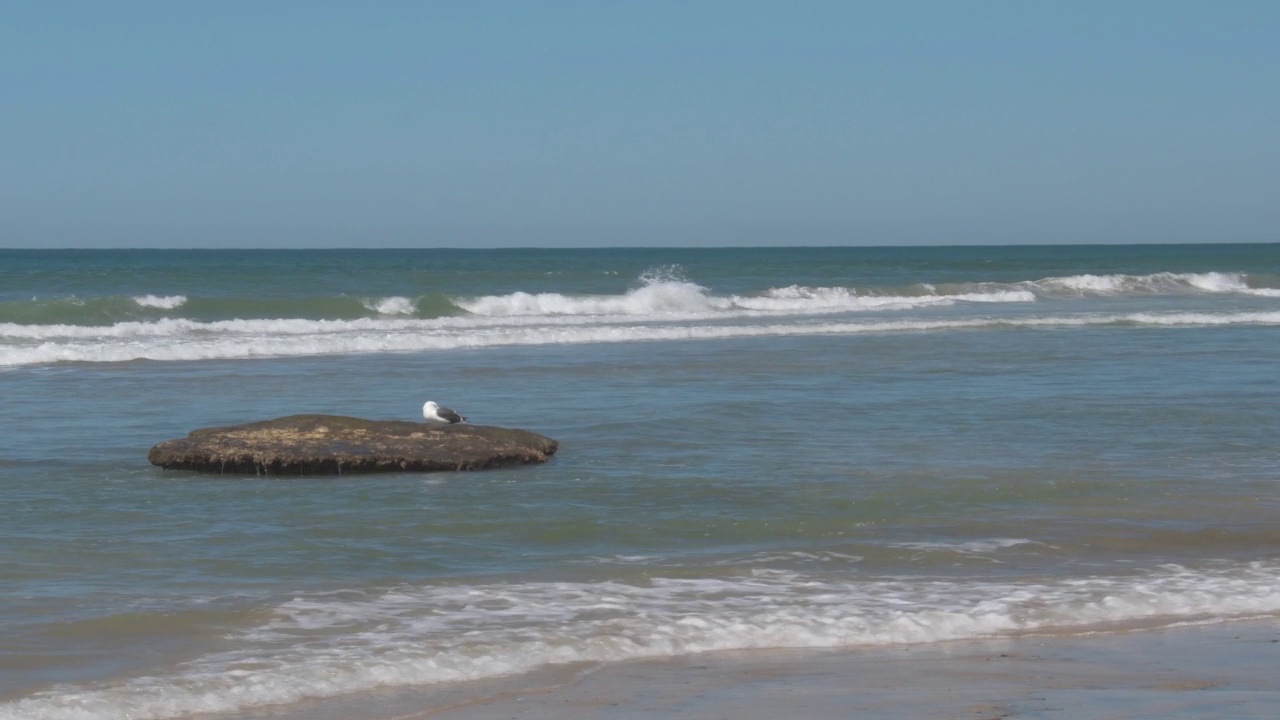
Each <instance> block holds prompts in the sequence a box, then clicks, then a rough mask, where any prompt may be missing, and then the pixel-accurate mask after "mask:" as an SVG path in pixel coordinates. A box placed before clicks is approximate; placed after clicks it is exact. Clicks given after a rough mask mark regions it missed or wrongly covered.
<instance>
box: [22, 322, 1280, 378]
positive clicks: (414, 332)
mask: <svg viewBox="0 0 1280 720" xmlns="http://www.w3.org/2000/svg"><path fill="white" fill-rule="evenodd" d="M1237 324H1255V325H1278V324H1280V311H1275V312H1218V313H1166V314H1161V313H1151V312H1143V313H1111V314H1097V315H1058V316H1045V317H983V318H951V319H947V318H940V319H921V318H903V319H880V320H871V319H867V320H856V321H854V320H847V321H840V322H823V321H820V320H809V321H803V322H801V321H795V320H794V319H788V321H787V322H783V323H779V322H766V323H761V324H751V323H740V322H738V323H734V322H725V323H712V324H707V323H705V322H704V321H693V322H689V321H681V322H674V323H673V322H662V321H661V320H660V319H656V318H649V319H647V320H645V321H643V322H637V321H636V320H635V319H634V318H630V317H627V316H609V317H601V318H597V317H584V316H571V317H564V318H545V317H539V318H521V317H514V318H512V317H508V318H471V317H454V318H435V319H430V320H417V319H407V318H406V319H398V318H385V319H382V318H361V319H356V320H227V321H219V322H211V323H204V322H197V321H193V320H182V319H162V320H158V321H155V322H128V323H117V324H115V325H110V326H106V327H89V326H81V325H20V324H14V323H0V367H4V366H9V367H13V366H20V365H32V364H41V363H50V362H60V361H65V362H126V361H130V360H212V359H233V358H257V357H288V356H306V355H332V354H357V353H382V352H414V351H423V350H451V349H459V348H478V347H497V346H515V345H558V344H581V343H626V342H651V341H688V340H715V339H727V338H751V337H784V336H806V335H853V334H859V333H889V332H940V331H956V330H991V329H998V328H1009V327H1028V328H1029V327H1080V326H1106V325H1148V326H1162V327H1177V326H1215V325H1237Z"/></svg>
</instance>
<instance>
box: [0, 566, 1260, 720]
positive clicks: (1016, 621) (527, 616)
mask: <svg viewBox="0 0 1280 720" xmlns="http://www.w3.org/2000/svg"><path fill="white" fill-rule="evenodd" d="M1277 613H1280V568H1277V567H1276V566H1275V565H1274V564H1272V563H1266V562H1253V563H1249V564H1245V565H1238V564H1225V563H1223V564H1218V565H1215V566H1210V567H1207V568H1199V569H1192V568H1188V567H1184V566H1179V565H1166V566H1164V567H1162V568H1159V569H1156V570H1153V571H1149V572H1144V573H1137V574H1134V575H1132V576H1127V577H1088V578H1075V579H1070V580H1057V581H1043V582H1014V581H1009V582H992V581H970V580H958V579H927V578H925V579H919V578H917V579H906V578H902V579H899V578H881V579H859V578H852V579H842V578H840V577H834V578H833V577H831V576H829V575H821V576H817V575H806V574H802V573H794V572H787V571H778V570H757V571H755V572H751V573H749V574H745V575H738V576H732V577H724V578H665V577H656V578H652V579H650V580H647V581H645V582H642V583H635V584H633V583H624V582H616V581H613V582H595V583H590V582H553V583H525V584H520V583H503V584H492V585H483V584H482V585H463V586H426V587H423V586H405V587H400V588H397V589H394V590H390V591H387V592H383V593H382V594H372V595H371V594H367V593H364V592H352V593H328V594H325V595H319V596H304V597H298V598H295V599H293V600H291V601H289V602H285V603H283V604H281V605H278V606H276V607H274V608H272V609H270V610H269V611H268V617H267V619H266V621H265V622H261V623H260V624H257V625H255V626H252V627H248V628H246V629H243V630H241V631H239V632H237V633H234V634H232V635H230V636H228V638H227V641H228V643H229V645H230V646H231V649H228V650H226V651H223V652H219V653H215V654H210V655H206V656H204V657H201V658H198V659H196V660H194V661H191V662H187V663H184V664H181V665H178V666H176V667H175V668H174V669H173V672H172V673H171V674H167V675H165V676H153V677H142V678H136V679H133V680H128V681H124V682H121V683H119V684H115V685H101V686H94V687H75V686H70V685H64V686H60V687H56V688H52V689H49V690H45V691H42V692H39V693H36V694H34V695H31V696H28V697H26V698H23V699H20V700H16V701H12V702H9V703H7V704H0V719H2V720H10V719H13V720H17V719H18V718H25V719H27V720H32V719H39V720H80V719H83V718H98V719H104V718H121V719H123V718H131V719H132V720H159V719H161V718H171V717H177V716H183V715H189V714H195V713H214V712H233V711H243V710H247V709H250V708H255V707H261V706H264V705H270V704H277V703H292V702H297V701H300V700H304V699H309V698H326V697H334V696H338V695H342V694H347V693H352V692H359V691H362V690H368V689H372V688H378V687H388V686H410V685H431V684H437V683H447V682H454V681H462V680H474V679H482V678H492V677H498V676H505V675H513V674H518V673H524V672H528V671H532V670H535V669H538V668H541V667H546V666H549V665H555V664H563V663H575V662H617V661H624V660H630V659H636V658H656V657H675V656H686V655H690V654H695V653H702V652H709V651H718V650H741V649H752V648H833V647H850V646H859V645H862V646H867V645H885V644H901V643H910V644H918V643H931V642H939V641H945V640H956V639H967V638H989V637H1000V636H1006V635H1010V634H1013V633H1025V632H1055V633H1071V632H1089V631H1092V630H1096V629H1097V628H1099V627H1126V626H1132V625H1135V624H1141V625H1154V626H1168V625H1176V624H1179V623H1185V622H1189V621H1197V622H1204V621H1226V620H1230V619H1233V618H1243V617H1273V616H1275V615H1276V614H1277Z"/></svg>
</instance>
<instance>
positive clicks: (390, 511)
mask: <svg viewBox="0 0 1280 720" xmlns="http://www.w3.org/2000/svg"><path fill="white" fill-rule="evenodd" d="M1278 357H1280V245H1276V244H1257V245H1230V244H1212V245H1172V246H1171V245H1163V246H1161V245H1143V246H1089V245H1084V246H1052V247H1047V246H1025V247H918V248H751V249H745V248H743V249H732V248H726V249H658V248H652V249H592V250H546V249H527V250H476V251H468V250H377V249H371V250H333V251H322V250H311V251H303V250H298V251H285V250H279V251H276V250H261V251H249V250H189V251H179V250H101V251H90V250H77V251H40V250H0V498H2V499H0V508H2V509H0V719H4V720H9V719H16V718H23V719H26V720H31V719H37V718H39V719H45V718H48V719H53V718H122V719H123V718H129V719H131V720H144V719H157V720H158V719H160V718H183V717H190V716H194V715H197V714H202V713H204V714H214V715H215V716H216V715H217V714H225V715H226V716H244V715H247V714H253V713H258V712H272V713H283V714H286V715H287V714H288V713H289V712H291V711H300V710H299V709H301V708H306V707H309V706H308V703H314V702H316V701H324V700H341V699H344V698H345V699H352V698H354V699H356V700H357V701H358V700H359V698H361V697H365V696H366V695H368V696H370V697H372V695H371V694H376V693H378V692H386V691H388V690H395V691H405V692H417V693H423V694H428V695H429V694H431V693H435V692H446V691H448V689H449V688H451V687H456V686H457V684H458V683H460V682H463V681H468V680H476V679H486V678H499V677H515V676H519V675H521V674H525V673H537V672H542V671H547V670H548V669H554V668H557V667H565V666H575V667H578V666H584V665H587V666H590V665H599V666H604V665H609V664H612V663H618V662H623V661H627V660H631V659H636V658H662V657H681V656H688V655H693V654H697V653H704V652H709V651H717V650H753V649H762V648H792V649H804V648H846V649H854V650H856V649H857V648H859V647H878V646H885V645H894V644H903V643H906V644H932V643H940V642H943V641H947V640H953V639H963V638H992V637H995V638H1000V637H1008V636H1014V635H1025V634H1028V633H1031V634H1049V635H1072V636H1081V637H1088V636H1089V634H1090V633H1096V632H1098V631H1100V630H1116V629H1130V628H1145V627H1167V626H1178V625H1184V624H1197V623H1225V622H1231V621H1236V620H1244V619H1258V618H1263V619H1276V618H1280V524H1278V523H1277V518H1280V385H1278V383H1277V378H1280V372H1277V361H1276V359H1277V358H1278ZM428 399H431V400H436V401H438V402H440V403H441V404H442V405H446V406H448V407H452V408H455V409H457V410H458V411H460V412H461V413H462V414H464V415H467V416H469V417H470V419H471V421H472V422H474V423H479V424H485V425H499V426H505V427H519V428H525V429H528V430H532V431H535V432H538V433H542V434H544V435H548V436H550V437H553V438H555V439H557V440H559V441H560V450H559V452H558V453H557V454H556V455H555V456H554V457H553V458H552V460H551V461H550V462H549V463H547V464H545V465H537V466H525V467H517V468H509V469H502V470H494V471H484V472H473V473H438V474H387V475H374V476H360V477H342V478H334V477H319V478H303V477H279V478H263V477H239V476H210V475H199V474H195V473H188V472H178V471H164V470H160V469H158V468H155V467H152V466H151V465H149V464H148V462H147V451H148V450H149V449H150V447H151V446H152V445H154V444H156V443H158V442H160V441H162V440H167V439H171V438H176V437H181V436H184V435H185V434H186V433H187V432H189V431H191V430H193V429H196V428H200V427H209V426H222V425H231V424H237V423H242V422H249V421H253V420H261V419H267V418H272V417H279V416H284V415H291V414H297V413H334V414H343V415H356V416H361V417H367V418H373V419H402V420H414V419H420V418H421V415H420V412H421V406H422V404H423V402H425V401H426V400H428Z"/></svg>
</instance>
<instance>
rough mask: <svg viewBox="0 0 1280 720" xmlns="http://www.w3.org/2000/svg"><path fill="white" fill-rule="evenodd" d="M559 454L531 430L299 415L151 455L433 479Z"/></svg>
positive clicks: (243, 467)
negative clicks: (432, 474)
mask: <svg viewBox="0 0 1280 720" xmlns="http://www.w3.org/2000/svg"><path fill="white" fill-rule="evenodd" d="M558 446H559V443H557V442H556V441H555V440H552V439H551V438H548V437H543V436H542V435H538V434H537V433H532V432H529V431H528V430H512V429H508V428H500V427H489V426H486V425H469V424H458V425H428V424H426V423H420V422H404V421H401V420H364V419H361V418H354V417H343V416H340V415H291V416H289V417H282V418H276V419H275V420H264V421H262V422H255V423H247V424H245V425H235V426H232V427H223V428H205V429H201V430H196V431H194V432H192V433H191V434H190V435H188V436H187V437H185V438H179V439H177V440H166V441H165V442H162V443H160V444H159V445H156V446H155V447H153V448H151V452H150V454H149V455H148V459H150V460H151V463H152V464H153V465H159V466H160V467H163V468H166V469H173V470H200V471H203V472H213V473H233V474H248V475H346V474H348V473H353V474H354V473H374V472H406V471H418V472H432V471H439V470H480V469H482V468H493V467H502V466H504V465H521V464H525V463H538V462H546V461H547V460H548V459H549V458H550V457H551V455H552V454H554V453H555V451H556V448H557V447H558Z"/></svg>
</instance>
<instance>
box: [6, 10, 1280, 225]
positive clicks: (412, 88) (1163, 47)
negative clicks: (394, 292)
mask: <svg viewBox="0 0 1280 720" xmlns="http://www.w3.org/2000/svg"><path fill="white" fill-rule="evenodd" d="M1277 38H1280V3H1274V2H1173V1H1169V2H1096V3H1095V2H1060V3H1048V2H977V1H973V2H959V1H956V2H944V3H928V2H894V3H888V2H884V3H857V2H751V1H749V0H739V1H737V2H631V3H622V2H605V1H604V0H601V1H600V2H552V1H549V2H545V3H539V2H498V1H496V0H495V1H483V0H480V1H477V2H452V3H431V2H377V3H336V2H321V1H317V2H306V3H290V2H266V3H259V2H217V3H173V2H159V3H138V2H115V3H106V2H103V3H98V2H94V3H75V2H49V3H17V2H13V3H7V4H6V5H5V6H4V7H3V9H2V10H0V88H2V89H3V92H2V93H0V127H2V128H3V132H0V166H2V167H0V247H156V246H165V247H250V246H274V247H435V246H439V247H490V246H619V245H900V244H923V245H938V244H988V243H997V244H999V243H1079V242H1089V243H1096V242H1103V243H1112V242H1222V241H1243V242H1256V241H1269V242H1274V241H1280V92H1277V87H1280V84H1278V83H1280V80H1278V79H1280V49H1278V48H1280V41H1278V40H1277Z"/></svg>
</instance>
